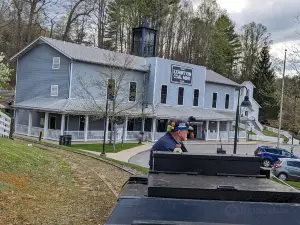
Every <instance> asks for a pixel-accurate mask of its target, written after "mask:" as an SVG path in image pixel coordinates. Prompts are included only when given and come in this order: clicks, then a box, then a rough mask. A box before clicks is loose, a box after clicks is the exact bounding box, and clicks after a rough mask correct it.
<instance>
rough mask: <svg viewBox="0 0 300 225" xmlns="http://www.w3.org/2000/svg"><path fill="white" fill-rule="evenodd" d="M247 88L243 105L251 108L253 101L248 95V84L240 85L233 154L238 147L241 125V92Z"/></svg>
mask: <svg viewBox="0 0 300 225" xmlns="http://www.w3.org/2000/svg"><path fill="white" fill-rule="evenodd" d="M242 88H245V89H246V91H247V93H246V95H245V98H244V101H243V102H242V104H241V107H248V108H250V107H251V106H252V105H251V102H250V101H249V96H248V88H247V87H246V86H240V87H239V88H238V89H239V93H238V104H237V107H236V116H235V127H234V128H235V131H234V145H233V154H236V148H237V138H238V137H237V134H238V126H239V116H240V94H241V89H242Z"/></svg>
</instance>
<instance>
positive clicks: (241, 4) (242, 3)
mask: <svg viewBox="0 0 300 225" xmlns="http://www.w3.org/2000/svg"><path fill="white" fill-rule="evenodd" d="M217 2H218V3H219V5H220V6H221V8H223V9H226V10H227V12H228V13H241V12H242V11H243V10H244V9H245V8H246V7H247V5H248V1H247V0H217Z"/></svg>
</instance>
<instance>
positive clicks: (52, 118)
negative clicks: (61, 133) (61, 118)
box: [49, 116, 56, 130]
mask: <svg viewBox="0 0 300 225" xmlns="http://www.w3.org/2000/svg"><path fill="white" fill-rule="evenodd" d="M49 129H50V130H56V117H55V116H50V121H49Z"/></svg>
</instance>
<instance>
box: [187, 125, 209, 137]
mask: <svg viewBox="0 0 300 225" xmlns="http://www.w3.org/2000/svg"><path fill="white" fill-rule="evenodd" d="M191 125H192V127H193V131H192V132H193V135H189V136H188V138H189V137H191V136H194V139H197V140H205V126H206V122H205V121H199V122H198V121H197V122H191ZM190 139H191V138H190Z"/></svg>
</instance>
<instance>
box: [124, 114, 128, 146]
mask: <svg viewBox="0 0 300 225" xmlns="http://www.w3.org/2000/svg"><path fill="white" fill-rule="evenodd" d="M124 123H125V124H124V141H126V140H127V126H128V117H127V116H126V117H125V122H124Z"/></svg>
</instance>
